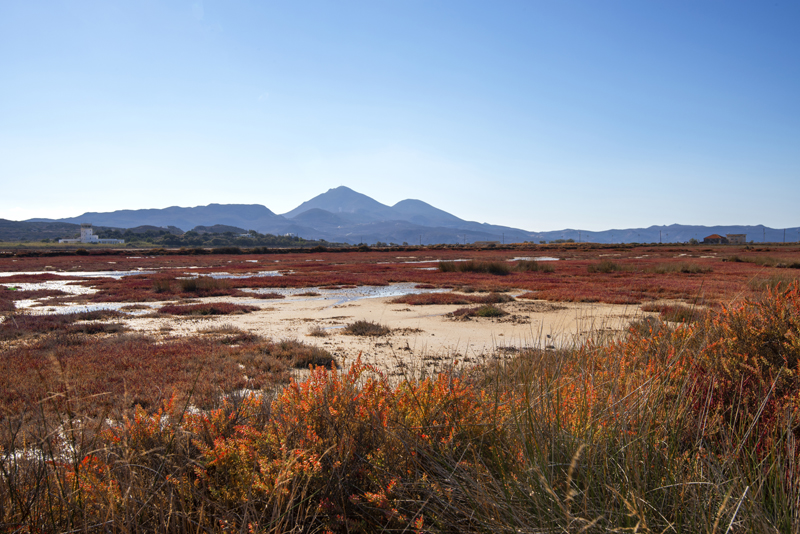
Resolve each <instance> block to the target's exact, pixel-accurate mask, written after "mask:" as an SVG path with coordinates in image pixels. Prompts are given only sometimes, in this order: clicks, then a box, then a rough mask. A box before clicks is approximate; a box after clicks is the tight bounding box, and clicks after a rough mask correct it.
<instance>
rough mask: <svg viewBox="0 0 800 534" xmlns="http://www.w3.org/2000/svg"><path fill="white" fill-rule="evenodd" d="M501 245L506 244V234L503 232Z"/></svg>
mask: <svg viewBox="0 0 800 534" xmlns="http://www.w3.org/2000/svg"><path fill="white" fill-rule="evenodd" d="M503 244H504V245H505V244H506V233H505V232H503Z"/></svg>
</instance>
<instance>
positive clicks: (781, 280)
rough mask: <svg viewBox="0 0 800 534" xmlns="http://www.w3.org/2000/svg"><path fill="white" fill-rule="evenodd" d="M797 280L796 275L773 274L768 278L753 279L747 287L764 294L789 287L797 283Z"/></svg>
mask: <svg viewBox="0 0 800 534" xmlns="http://www.w3.org/2000/svg"><path fill="white" fill-rule="evenodd" d="M798 280H800V276H798V275H786V274H773V275H770V276H763V277H758V278H753V279H752V280H750V281H749V282H748V284H747V285H748V286H749V287H750V289H752V290H753V291H758V292H764V291H771V290H775V289H778V288H781V287H783V288H786V287H789V286H791V285H792V284H794V283H797V281H798Z"/></svg>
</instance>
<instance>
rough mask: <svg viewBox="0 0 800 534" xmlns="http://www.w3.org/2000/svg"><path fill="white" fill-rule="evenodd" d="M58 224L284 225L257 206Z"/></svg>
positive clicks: (135, 213) (91, 216)
mask: <svg viewBox="0 0 800 534" xmlns="http://www.w3.org/2000/svg"><path fill="white" fill-rule="evenodd" d="M30 221H31V222H39V221H41V222H52V221H51V220H48V219H31V220H30ZM58 222H68V223H77V224H80V223H83V222H90V223H92V224H93V225H95V226H114V227H117V228H133V227H136V226H143V225H152V226H177V227H178V228H180V229H181V230H183V231H184V232H186V231H188V230H191V229H192V228H194V227H195V226H213V225H215V224H224V225H227V226H236V227H239V228H247V229H248V230H249V229H254V230H255V229H257V228H258V227H264V226H267V225H273V226H275V225H277V226H280V224H282V223H285V220H284V219H283V217H280V216H279V215H275V214H274V213H273V212H271V211H270V210H269V209H268V208H267V207H266V206H261V205H259V204H209V205H208V206H197V207H194V208H181V207H178V206H172V207H169V208H164V209H141V210H118V211H111V212H106V213H98V212H88V213H84V214H83V215H80V216H78V217H68V218H66V219H58Z"/></svg>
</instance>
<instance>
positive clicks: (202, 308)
mask: <svg viewBox="0 0 800 534" xmlns="http://www.w3.org/2000/svg"><path fill="white" fill-rule="evenodd" d="M256 310H258V307H257V306H245V305H243V304H231V303H229V302H209V303H200V304H186V305H172V304H169V305H167V306H162V307H161V308H159V309H158V313H161V314H165V315H231V314H240V313H250V312H252V311H256Z"/></svg>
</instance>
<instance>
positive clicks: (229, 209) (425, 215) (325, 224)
mask: <svg viewBox="0 0 800 534" xmlns="http://www.w3.org/2000/svg"><path fill="white" fill-rule="evenodd" d="M0 221H2V220H0ZM8 222H13V221H8ZM25 222H30V223H38V224H50V225H53V224H56V223H59V224H60V223H73V224H77V223H82V222H90V223H92V224H94V225H95V226H98V227H99V226H105V227H114V228H133V227H140V226H145V225H148V226H154V227H169V226H171V227H177V228H179V229H181V230H182V231H184V232H185V231H189V230H191V229H193V228H196V227H199V226H204V227H213V226H216V225H222V226H229V227H235V228H238V229H245V230H255V231H257V232H260V233H265V234H267V233H268V234H274V235H286V234H292V235H297V236H300V237H303V238H306V239H325V240H327V241H332V242H345V243H350V244H357V243H361V242H366V243H375V242H385V243H404V242H407V243H412V244H435V243H445V244H456V243H470V242H475V241H489V242H491V241H496V242H498V243H513V242H525V241H528V242H535V243H538V242H542V241H544V242H550V241H557V240H564V241H566V240H570V239H571V240H574V241H582V242H595V243H659V242H662V243H677V242H687V241H689V240H691V239H696V240H697V241H702V240H703V238H704V237H705V236H707V235H709V234H712V233H718V234H722V235H724V234H741V233H743V234H747V240H748V241H753V242H763V241H768V242H779V241H782V240H783V239H784V233H786V240H787V241H800V229H798V228H787V229H775V228H768V227H765V226H763V225H716V226H703V225H680V224H671V225H660V226H659V225H653V226H649V227H647V228H624V229H610V230H603V231H587V230H581V229H571V228H570V229H563V230H555V231H547V232H534V231H528V230H523V229H520V228H512V227H508V226H501V225H493V224H488V223H478V222H474V221H467V220H464V219H461V218H459V217H457V216H455V215H452V214H450V213H448V212H446V211H444V210H441V209H439V208H436V207H435V206H432V205H430V204H428V203H426V202H424V201H422V200H417V199H405V200H401V201H399V202H397V203H396V204H394V205H393V206H388V205H386V204H383V203H381V202H378V201H377V200H375V199H373V198H371V197H369V196H367V195H364V194H362V193H359V192H357V191H354V190H352V189H350V188H348V187H345V186H340V187H336V188H332V189H329V190H328V191H326V192H325V193H322V194H319V195H317V196H315V197H313V198H311V199H309V200H307V201H305V202H303V203H301V204H300V205H298V206H297V207H296V208H294V209H292V210H290V211H288V212H286V213H284V214H281V215H279V214H276V213H275V212H273V211H271V210H270V209H269V208H267V207H266V206H264V205H261V204H216V203H214V204H208V205H206V206H195V207H180V206H170V207H168V208H163V209H157V208H146V209H139V210H131V209H127V210H117V211H113V212H87V213H84V214H83V215H80V216H78V217H67V218H62V219H29V220H28V221H25ZM49 228H50V232H53V231H56V228H58V227H57V226H50V227H49ZM48 233H49V232H48Z"/></svg>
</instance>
